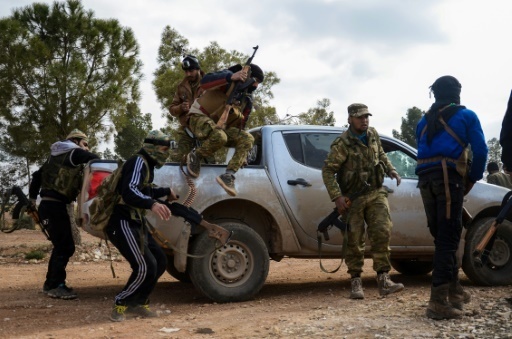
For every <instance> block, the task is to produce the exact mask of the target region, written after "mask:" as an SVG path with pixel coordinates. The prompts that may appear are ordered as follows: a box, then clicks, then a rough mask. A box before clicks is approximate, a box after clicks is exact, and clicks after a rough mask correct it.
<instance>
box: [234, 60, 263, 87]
mask: <svg viewBox="0 0 512 339" xmlns="http://www.w3.org/2000/svg"><path fill="white" fill-rule="evenodd" d="M242 68H243V66H242V65H240V64H236V65H233V66H231V67H229V68H228V70H230V71H231V72H232V73H236V72H238V71H241V70H242ZM251 78H256V80H258V82H259V83H260V84H261V83H262V82H263V80H264V79H265V76H264V75H263V70H262V69H261V68H260V66H258V65H255V64H251Z"/></svg>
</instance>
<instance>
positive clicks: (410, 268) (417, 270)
mask: <svg viewBox="0 0 512 339" xmlns="http://www.w3.org/2000/svg"><path fill="white" fill-rule="evenodd" d="M391 266H393V268H394V269H395V270H397V271H398V272H399V273H402V274H403V275H424V274H428V273H430V272H431V271H432V269H433V268H434V267H433V264H432V261H417V260H410V259H391Z"/></svg>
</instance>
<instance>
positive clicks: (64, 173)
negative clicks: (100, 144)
mask: <svg viewBox="0 0 512 339" xmlns="http://www.w3.org/2000/svg"><path fill="white" fill-rule="evenodd" d="M71 152H72V151H69V152H67V153H64V154H61V155H57V156H50V157H49V158H48V160H47V161H46V162H45V163H44V165H43V173H42V183H41V188H42V189H43V190H53V191H55V192H57V193H60V194H62V195H63V196H65V197H66V198H68V199H69V200H70V201H73V200H75V199H76V197H77V196H78V193H79V192H80V188H81V185H82V178H83V169H84V165H83V164H81V165H78V166H76V167H70V166H65V165H64V162H65V161H66V160H69V157H70V156H71Z"/></svg>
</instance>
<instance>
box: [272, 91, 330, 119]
mask: <svg viewBox="0 0 512 339" xmlns="http://www.w3.org/2000/svg"><path fill="white" fill-rule="evenodd" d="M316 105H317V106H316V107H313V108H310V109H308V110H307V112H303V113H300V114H297V115H291V114H286V115H285V117H284V118H283V119H281V120H279V121H278V123H279V124H284V125H320V126H334V124H335V123H336V119H335V118H334V112H333V111H330V112H329V106H330V105H331V101H330V100H329V99H327V98H324V99H322V100H318V101H317V102H316Z"/></svg>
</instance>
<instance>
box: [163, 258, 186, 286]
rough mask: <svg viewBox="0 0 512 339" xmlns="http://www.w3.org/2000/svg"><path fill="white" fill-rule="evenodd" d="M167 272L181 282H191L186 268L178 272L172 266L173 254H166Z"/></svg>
mask: <svg viewBox="0 0 512 339" xmlns="http://www.w3.org/2000/svg"><path fill="white" fill-rule="evenodd" d="M166 271H167V273H169V274H170V275H171V277H173V278H174V279H176V280H178V281H180V282H182V283H187V284H189V283H191V282H192V280H190V275H189V274H188V268H187V269H186V270H185V272H180V271H178V270H177V269H176V267H174V256H173V255H168V256H167V269H166Z"/></svg>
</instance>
